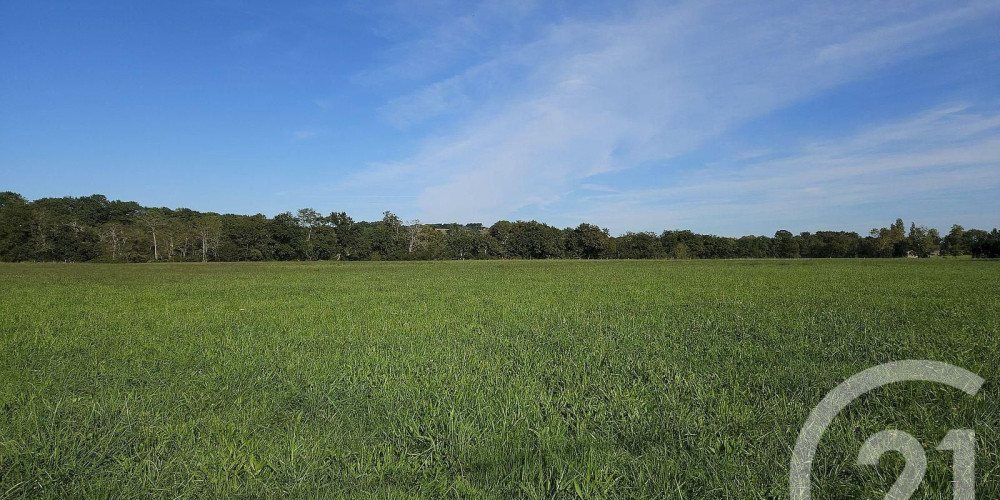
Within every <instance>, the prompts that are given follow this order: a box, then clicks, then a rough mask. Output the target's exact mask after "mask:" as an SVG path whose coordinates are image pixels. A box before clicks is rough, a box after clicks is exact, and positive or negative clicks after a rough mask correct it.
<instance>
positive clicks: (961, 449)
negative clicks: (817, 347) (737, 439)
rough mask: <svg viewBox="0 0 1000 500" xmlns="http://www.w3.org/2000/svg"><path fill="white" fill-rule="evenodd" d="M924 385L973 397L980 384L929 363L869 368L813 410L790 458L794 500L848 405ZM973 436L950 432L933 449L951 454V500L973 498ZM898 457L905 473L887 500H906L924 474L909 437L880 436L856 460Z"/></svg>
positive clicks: (806, 489)
mask: <svg viewBox="0 0 1000 500" xmlns="http://www.w3.org/2000/svg"><path fill="white" fill-rule="evenodd" d="M910 381H927V382H937V383H939V384H946V385H949V386H951V387H954V388H956V389H959V390H962V391H963V392H965V393H966V394H968V395H970V396H975V395H976V393H978V392H979V389H980V387H982V385H983V379H982V378H981V377H979V376H978V375H976V374H975V373H972V372H970V371H968V370H964V369H962V368H959V367H956V366H952V365H949V364H947V363H941V362H937V361H927V360H909V361H897V362H894V363H886V364H884V365H879V366H876V367H874V368H869V369H867V370H865V371H863V372H861V373H858V374H857V375H854V376H853V377H851V378H849V379H847V380H845V381H844V382H843V383H842V384H840V385H839V386H837V387H836V388H835V389H833V390H832V391H830V392H829V393H828V394H827V395H826V397H824V398H823V400H822V401H821V402H820V403H819V405H817V406H816V408H813V411H812V413H810V414H809V419H808V420H806V423H805V425H804V426H803V427H802V431H801V432H800V433H799V438H798V441H796V443H795V451H794V452H793V453H792V462H791V467H790V468H789V473H788V485H789V490H790V493H791V498H792V500H809V499H811V498H812V492H811V489H810V483H811V477H812V462H813V459H814V458H815V456H816V448H817V447H818V446H819V440H820V438H822V437H823V433H824V432H826V429H827V427H829V426H830V424H831V423H832V422H833V419H834V418H835V417H836V416H837V415H838V414H839V413H840V412H841V411H842V410H843V409H844V408H846V407H847V405H849V404H851V402H852V401H854V400H855V399H857V398H859V397H861V396H862V395H863V394H866V393H868V392H870V391H872V390H874V389H877V388H879V387H882V386H885V385H889V384H894V383H896V382H910ZM975 446H976V434H975V432H974V431H972V430H970V429H952V430H951V431H949V432H948V434H947V435H946V436H945V438H944V440H942V441H941V443H940V444H939V445H938V446H937V449H938V450H941V451H951V452H952V454H953V455H952V463H953V470H954V482H953V484H954V498H955V500H973V499H974V498H975V496H976V490H975V488H976V470H975V467H976V449H975ZM890 451H896V452H899V453H900V454H902V455H903V458H905V459H906V466H905V467H904V468H903V472H902V473H901V474H900V475H899V477H898V478H897V479H896V482H895V484H893V485H892V488H891V489H890V490H889V492H888V494H886V496H885V498H886V500H905V499H907V498H910V495H912V494H913V492H914V491H916V490H917V488H918V487H919V486H920V483H921V481H923V478H924V473H925V472H926V471H927V455H926V454H925V453H924V449H923V448H922V447H921V446H920V443H919V442H917V439H916V438H915V437H913V436H912V435H910V434H908V433H906V432H903V431H899V430H886V431H882V432H879V433H877V434H875V435H873V436H871V437H869V438H868V440H867V441H865V443H864V445H862V446H861V452H860V453H859V454H858V461H857V463H858V465H878V462H879V458H880V457H881V456H882V455H883V454H885V453H887V452H890Z"/></svg>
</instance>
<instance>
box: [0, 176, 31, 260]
mask: <svg viewBox="0 0 1000 500" xmlns="http://www.w3.org/2000/svg"><path fill="white" fill-rule="evenodd" d="M31 221H32V215H31V206H30V205H28V201H27V200H25V199H24V197H23V196H21V195H19V194H17V193H12V192H10V191H6V192H2V193H0V260H3V261H7V262H16V261H24V260H30V259H31V258H32V255H33V253H34V252H33V249H32V240H31V226H32V224H31Z"/></svg>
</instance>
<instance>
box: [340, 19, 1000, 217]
mask: <svg viewBox="0 0 1000 500" xmlns="http://www.w3.org/2000/svg"><path fill="white" fill-rule="evenodd" d="M998 13H1000V4H996V3H995V2H974V3H967V4H964V5H961V6H958V7H956V6H954V5H951V4H947V5H943V4H931V3H926V4H924V3H914V2H880V3H878V4H871V3H868V2H843V3H837V4H816V3H801V2H779V3H777V4H769V5H767V6H761V5H758V4H754V3H746V2H729V1H714V2H713V1H709V2H704V1H698V2H694V1H691V2H681V3H678V4H674V5H671V6H667V7H664V6H661V5H658V4H646V3H640V4H637V5H635V6H634V7H633V8H631V9H628V12H627V13H626V14H624V15H619V16H617V17H614V18H613V19H611V20H604V21H603V22H593V21H589V20H579V19H563V20H560V21H558V22H555V23H553V24H551V25H549V26H548V27H546V28H545V29H544V30H543V31H542V32H541V35H540V36H537V37H536V38H535V39H533V40H531V41H529V42H525V43H517V44H511V45H509V46H503V47H502V49H500V50H495V51H492V52H490V53H489V54H487V57H485V59H483V58H479V60H478V62H477V63H475V64H471V65H465V66H458V67H457V69H455V70H453V71H450V72H448V73H446V74H445V75H444V76H443V77H442V78H439V79H437V80H436V81H433V82H431V83H429V84H427V85H425V86H423V87H421V88H419V89H417V90H414V91H413V92H411V93H408V94H405V95H402V96H398V97H396V98H394V99H393V100H391V101H390V102H388V103H387V104H386V105H385V106H383V108H382V109H381V112H382V113H383V115H384V116H385V117H386V118H387V119H388V120H389V121H390V122H392V123H394V124H395V125H397V126H400V127H408V126H412V125H414V124H420V123H423V122H426V121H427V120H429V119H431V118H447V119H446V120H445V121H444V122H443V124H442V123H435V127H434V128H432V129H429V130H433V133H429V134H428V135H427V138H426V139H425V140H424V141H423V144H422V146H421V147H420V149H419V151H418V152H417V153H415V154H414V155H412V156H411V157H409V158H406V159H402V160H400V161H399V162H398V164H399V165H403V167H397V173H398V174H399V177H397V179H396V181H397V182H398V183H400V184H401V185H406V189H407V190H409V191H410V192H416V193H418V195H417V199H416V208H417V210H418V211H419V212H421V213H420V214H419V215H420V217H421V218H422V219H425V220H455V219H457V220H466V221H471V220H479V221H492V220H496V219H499V218H506V217H511V215H512V214H516V213H518V211H519V210H522V209H525V208H526V207H535V208H538V209H543V210H544V209H546V207H548V208H553V207H563V208H560V210H562V212H561V214H562V216H563V217H564V218H565V217H569V216H570V215H571V214H579V215H581V217H583V216H586V217H593V216H594V214H593V213H592V212H586V211H582V210H581V209H580V208H581V207H580V205H581V204H583V203H585V201H584V200H583V199H581V198H580V197H579V194H578V193H579V192H580V191H581V190H589V188H587V187H584V186H583V185H584V184H594V183H593V182H591V181H589V180H588V179H589V178H591V177H593V176H595V175H599V174H605V175H607V174H608V173H611V172H626V171H628V170H629V169H632V168H635V166H637V165H649V164H651V163H656V164H660V165H662V168H663V169H671V168H674V165H675V164H676V163H675V162H671V161H670V160H671V159H672V158H677V157H678V156H680V155H683V154H685V153H689V152H692V151H694V150H696V149H697V148H699V147H700V146H702V145H704V144H706V142H708V141H710V140H713V139H715V138H718V137H720V136H722V135H723V134H725V133H726V132H728V131H731V130H732V129H734V128H735V127H737V126H740V125H743V124H745V123H747V122H749V121H750V120H753V119H757V118H760V117H764V116H767V115H769V114H770V113H773V112H775V111H776V110H780V109H783V108H786V107H788V106H791V105H793V104H795V103H798V102H802V101H804V100H807V99H809V98H811V97H814V96H816V95H819V94H821V93H822V92H825V91H827V90H829V89H831V88H834V87H836V86H838V85H842V84H845V83H848V82H853V81H857V80H859V79H862V78H865V77H867V76H869V75H871V74H872V73H873V72H874V71H877V70H879V69H880V68H883V67H885V66H886V65H888V64H893V63H898V62H900V61H903V60H906V59H907V58H913V57H917V56H920V55H922V54H926V53H929V52H932V51H935V50H939V49H942V48H947V47H949V46H951V44H953V43H954V39H955V37H958V36H960V35H958V34H956V33H957V32H958V31H960V28H962V27H963V26H966V25H968V24H969V23H974V22H982V20H983V19H989V18H991V17H992V18H997V17H998ZM466 21H468V22H473V21H472V20H471V19H466V20H458V21H454V22H453V23H446V24H445V25H444V26H442V28H441V32H440V34H439V35H435V36H432V37H430V38H425V39H420V41H418V42H416V44H417V45H416V46H420V47H423V48H421V49H412V50H414V54H416V53H424V52H432V53H435V52H434V51H427V50H425V49H426V48H427V47H426V46H424V45H425V44H432V45H436V44H441V45H447V44H448V43H450V42H448V41H446V40H451V37H452V36H453V35H454V36H460V37H466V38H463V40H468V39H469V38H468V37H474V35H471V34H470V33H474V32H475V31H476V30H478V29H486V28H483V27H482V26H480V27H477V28H475V29H472V28H468V29H465V28H461V29H460V28H459V27H457V26H456V25H455V24H454V23H464V22H466ZM477 22H478V21H477ZM459 32H460V33H462V34H461V35H455V33H459ZM406 47H411V48H412V47H415V46H414V45H407V46H406ZM404 50H410V49H404ZM435 54H436V56H435V57H437V56H440V57H443V58H449V57H451V55H449V54H450V53H448V52H447V51H446V52H445V53H444V55H442V54H441V53H440V52H437V53H435ZM452 55H453V54H452ZM457 59H458V60H461V58H460V57H458V58H457ZM454 62H455V60H450V62H449V63H441V64H437V63H434V64H431V65H432V66H434V67H435V68H437V69H438V70H440V69H441V68H447V67H450V66H449V64H452V63H454ZM418 63H419V65H423V64H430V63H426V62H420V61H419V59H418ZM383 70H385V71H392V72H396V71H400V68H398V67H394V66H392V65H390V66H388V67H386V68H383ZM417 73H419V71H418V72H417ZM935 113H936V114H935ZM967 115H968V113H966V112H965V111H963V110H962V109H960V108H947V109H939V110H936V111H934V112H933V113H931V114H929V115H925V116H921V117H920V118H918V119H916V120H915V121H913V122H911V123H908V124H907V125H906V127H907V128H906V129H905V130H903V129H898V128H897V129H892V128H891V127H890V128H887V129H885V130H871V131H869V134H867V135H859V136H857V137H856V138H854V139H852V140H853V141H855V142H856V144H853V145H852V146H851V147H855V148H861V149H856V150H849V149H848V148H847V145H845V144H842V143H836V144H834V145H829V144H827V145H826V146H824V145H823V143H818V144H817V145H815V146H814V147H813V148H812V149H803V150H802V151H801V155H800V156H799V157H797V158H794V159H788V160H783V161H788V162H792V161H795V162H798V163H796V165H798V170H796V168H794V167H793V166H792V164H791V163H782V162H781V161H775V162H770V161H767V162H764V161H760V160H765V159H769V158H771V157H772V156H773V154H774V153H773V152H772V151H771V148H769V147H768V148H763V149H761V148H758V149H755V150H752V151H747V152H746V153H743V154H742V155H741V156H742V158H737V159H736V160H740V161H742V163H741V164H750V165H751V166H750V167H744V169H742V170H738V171H734V172H729V171H727V172H726V173H727V174H732V175H730V177H733V179H732V180H730V181H726V182H725V183H719V182H712V183H710V184H697V182H698V181H699V179H691V178H689V177H687V176H686V174H684V173H683V172H678V173H677V174H675V175H665V176H661V178H665V179H667V180H666V181H663V182H665V185H663V186H659V187H658V189H659V190H658V191H651V193H659V194H658V195H657V196H659V195H664V196H666V195H669V196H679V195H682V194H683V193H685V192H690V193H699V196H701V198H699V199H698V200H692V201H695V202H696V203H697V204H698V206H701V207H706V206H713V207H715V208H713V209H712V210H708V209H704V210H703V211H702V212H701V213H704V214H708V215H711V213H716V212H718V213H721V212H722V211H726V210H731V209H732V208H733V206H734V203H735V202H733V201H732V200H731V199H730V198H731V197H732V195H733V194H734V193H739V192H740V190H744V191H745V190H748V189H757V188H758V186H762V185H765V184H768V183H775V182H779V183H780V182H783V183H784V185H787V186H789V188H788V189H790V190H791V191H793V192H798V193H802V196H803V197H812V198H813V199H820V198H821V197H822V196H823V194H824V193H826V192H827V191H828V190H830V189H831V186H830V185H829V183H830V182H833V181H832V180H831V176H833V177H836V178H838V179H840V178H843V176H845V175H848V174H850V175H855V176H857V175H862V174H864V173H866V172H869V173H870V172H873V171H882V170H879V169H884V170H885V171H886V172H889V171H896V170H900V169H902V170H903V171H905V172H908V173H909V172H914V171H915V170H914V169H916V168H918V165H924V166H923V167H919V168H930V167H933V166H942V165H952V166H956V167H957V166H962V168H970V169H971V168H983V165H982V164H976V165H971V164H969V163H968V161H971V160H972V159H973V158H980V159H981V158H984V157H990V155H991V154H992V153H991V151H992V149H990V148H991V147H993V145H992V144H993V142H991V140H992V139H991V138H990V137H986V138H982V139H981V142H976V143H975V146H976V147H977V148H978V149H976V150H975V152H970V151H969V150H968V149H965V148H964V147H960V146H958V145H957V144H958V143H949V142H948V141H949V140H954V141H959V142H961V141H963V140H965V139H966V138H968V137H970V136H972V135H975V130H974V129H975V127H985V128H984V130H988V131H991V132H990V133H991V134H995V129H994V128H993V126H992V125H991V123H992V122H990V121H989V120H990V119H992V118H981V119H975V120H973V119H961V118H960V117H964V116H967ZM921 120H922V121H921ZM942 120H943V121H942ZM921 124H923V125H921ZM921 126H924V127H927V129H926V130H922V131H921V129H920V127H921ZM887 127H888V126H887ZM941 127H946V128H947V130H946V131H943V130H942V128H941ZM893 133H896V134H900V138H899V140H900V141H915V140H916V141H927V140H931V142H930V143H927V142H921V143H920V144H918V145H922V146H927V147H929V144H931V143H933V144H935V145H936V147H935V149H933V150H927V149H923V150H920V151H923V152H924V153H925V154H922V155H918V154H917V153H913V154H911V155H910V156H911V157H910V158H904V157H903V156H905V155H902V153H900V152H899V151H896V152H894V153H892V154H889V153H887V152H884V151H883V152H882V153H878V154H877V153H871V155H874V156H873V157H865V160H866V161H867V160H870V159H873V158H875V159H878V160H879V161H878V162H876V163H867V162H864V163H862V162H853V163H852V162H850V161H847V160H838V159H837V158H838V157H837V156H835V155H831V154H826V153H824V152H823V149H822V148H823V147H834V148H837V150H838V154H847V153H846V152H847V151H853V152H851V153H850V155H853V156H852V157H860V156H861V153H860V151H861V150H862V149H863V148H864V147H885V146H886V144H889V143H891V140H892V134H893ZM914 137H920V139H913V138H914ZM869 143H870V144H871V145H870V146H865V144H869ZM911 151H918V149H913V150H911ZM880 154H881V155H883V156H879V155H880ZM901 155H902V156H901ZM977 155H978V156H977ZM918 156H919V158H918ZM963 158H966V159H965V160H963ZM724 164H726V165H730V170H732V169H733V168H734V167H732V164H731V162H730V163H724ZM894 165H899V166H898V167H895V166H894ZM903 165H906V166H905V167H904V166H903ZM379 168H381V167H376V170H378V169H379ZM718 168H720V169H721V168H722V167H718ZM710 169H711V167H710ZM894 169H895V170H894ZM778 170H781V171H783V172H784V173H783V177H781V178H777V177H775V176H772V175H768V172H771V171H778ZM715 172H716V173H718V172H719V171H715ZM924 174H926V175H928V176H927V177H920V180H919V181H918V180H913V182H912V186H920V185H924V184H927V182H925V180H926V179H932V178H934V177H933V175H932V174H927V173H924ZM880 175H881V174H880ZM922 175H923V174H922ZM755 176H756V177H755ZM364 177H365V174H360V175H359V176H358V177H357V178H358V179H362V178H364ZM373 177H376V178H377V177H379V176H378V175H374V176H373ZM954 178H955V179H958V178H959V177H957V176H956V177H954ZM782 179H784V180H782ZM806 179H810V181H808V182H807V180H806ZM809 182H812V184H809ZM691 183H695V184H691ZM938 185H940V184H938ZM713 190H714V191H713ZM876 190H877V188H872V189H871V190H869V191H864V188H863V187H856V188H854V189H853V191H851V193H854V194H852V195H851V196H853V197H854V198H853V199H854V200H861V199H862V198H863V197H864V196H866V195H867V194H870V193H873V192H875V191H876ZM839 192H840V195H838V196H848V192H847V191H846V190H844V189H841V190H840V191H839ZM615 196H617V197H618V198H617V199H618V202H617V203H619V204H620V205H621V206H626V205H627V206H629V207H632V208H631V209H633V210H634V211H633V213H634V214H645V215H633V216H629V215H623V214H622V213H620V211H619V213H616V215H615V218H614V220H617V221H619V222H618V223H615V224H610V223H609V224H608V225H613V226H616V227H637V225H638V226H639V227H641V226H648V225H650V223H652V222H654V221H663V220H664V218H665V217H664V215H663V213H662V210H661V209H659V208H651V207H655V206H656V205H655V201H656V200H655V199H653V200H649V199H647V198H644V197H643V196H644V195H643V194H642V193H635V192H628V191H623V192H621V193H618V194H616V195H615ZM629 196H636V197H637V198H636V200H637V201H627V199H626V198H627V197H629ZM800 198H801V197H800ZM800 198H796V199H800ZM782 199H785V198H781V199H779V198H772V201H770V202H768V203H772V204H773V203H784V202H782V201H781V200H782ZM825 199H831V200H832V198H829V197H827V198H825ZM638 200H646V201H647V202H648V204H646V205H642V204H640V203H639V201H638ZM727 200H728V201H727ZM574 201H575V203H573V202H574ZM607 201H608V200H604V203H605V204H606V203H607ZM713 204H714V205H713ZM755 206H756V207H758V208H759V210H758V212H760V213H767V211H768V210H769V208H768V206H766V205H763V204H761V205H755ZM567 207H568V208H567ZM647 212H648V213H647ZM630 217H631V218H632V219H634V220H632V221H629V220H628V219H629V218H630ZM591 220H596V219H591ZM608 222H610V220H609V221H608ZM683 222H684V220H678V223H683Z"/></svg>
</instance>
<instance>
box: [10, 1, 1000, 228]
mask: <svg viewBox="0 0 1000 500" xmlns="http://www.w3.org/2000/svg"><path fill="white" fill-rule="evenodd" d="M997 26H1000V2H998V1H996V0H993V1H969V2H963V1H938V2H925V1H920V0H909V1H892V0H886V1H879V2H870V1H852V0H844V1H836V2H833V1H831V2H801V1H788V2H784V1H773V2H745V1H717V0H697V1H690V2H688V1H680V2H663V1H649V2H647V1H606V2H590V1H581V0H573V1H562V0H544V1H537V2H536V1H531V0H502V1H484V2H472V1H467V0H455V1H452V0H406V1H398V2H396V1H392V0H386V1H379V2H370V1H344V2H332V1H322V2H293V1H289V2H264V1H259V2H256V1H245V2H242V1H230V0H207V1H198V2H193V1H177V2H134V1H117V2H111V1H101V0H92V1H88V2H78V1H9V2H3V3H0V190H9V191H15V192H19V193H21V194H22V195H24V196H25V197H27V198H29V199H37V198H42V197H54V196H85V195H90V194H94V193H100V194H104V195H106V196H108V197H109V198H111V199H122V200H133V201H137V202H139V203H141V204H143V205H146V206H169V207H174V208H176V207H187V208H192V209H196V210H201V211H214V212H221V213H245V214H254V213H258V212H259V213H264V214H267V215H275V214H277V213H281V212H285V211H295V210H296V209H299V208H304V207H312V208H315V209H316V210H318V211H320V212H322V213H329V212H332V211H346V212H347V213H348V214H350V215H351V216H352V217H354V218H355V219H356V220H377V219H380V218H381V214H382V212H383V211H385V210H389V211H392V212H394V213H396V214H397V215H399V216H400V217H401V218H402V219H403V220H407V221H409V220H421V221H423V222H425V223H430V222H452V221H454V222H460V223H468V222H482V223H485V224H487V225H489V224H492V223H493V222H495V221H497V220H502V219H506V220H533V219H534V220H539V221H543V222H547V223H549V224H552V225H556V226H559V227H570V226H576V225H578V224H579V223H581V222H590V223H594V224H599V225H601V226H603V227H607V228H609V229H610V230H611V232H612V234H621V233H623V232H626V231H661V230H663V229H692V230H694V231H696V232H701V233H714V234H720V235H728V236H739V235H744V234H767V235H770V234H773V233H774V232H775V231H776V230H778V229H788V230H791V231H793V232H800V231H816V230H851V231H858V232H860V233H862V234H867V232H868V231H869V230H870V229H871V228H873V227H883V226H888V225H889V224H890V223H892V222H893V221H894V220H895V219H896V218H897V217H901V218H903V219H904V220H906V221H907V222H909V221H916V222H917V223H918V224H922V225H927V226H929V227H937V228H939V229H942V230H947V229H948V228H949V227H950V226H951V225H952V224H955V223H958V224H962V225H964V226H965V227H967V228H968V227H978V228H992V227H997V226H1000V29H997Z"/></svg>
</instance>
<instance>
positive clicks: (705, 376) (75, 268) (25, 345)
mask: <svg viewBox="0 0 1000 500" xmlns="http://www.w3.org/2000/svg"><path fill="white" fill-rule="evenodd" d="M0 290H2V293H0V352H2V358H0V498H8V497H15V498H16V497H24V496H32V497H36V496H50V497H67V496H72V497H88V498H94V497H102V496H108V495H111V496H116V497H117V496H123V497H136V496H153V497H183V496H202V497H204V496H225V497H233V496H240V497H287V496H309V497H317V496H318V497H342V496H348V497H375V498H396V497H400V498H409V497H427V498H442V497H452V498H511V497H527V498H573V497H584V498H787V497H788V484H787V474H788V463H789V460H790V456H791V448H792V447H793V445H794V443H795V439H796V437H797V436H798V432H799V429H800V427H801V426H802V424H803V422H804V421H805V420H806V418H807V416H808V414H809V412H810V410H811V409H812V408H813V406H815V405H816V404H817V403H818V402H819V401H820V400H821V399H822V398H823V396H824V394H826V393H827V391H829V390H830V389H832V388H834V387H835V386H836V385H837V384H839V383H840V382H841V381H843V380H844V379H846V378H848V377H850V376H851V375H853V374H855V373H857V372H858V371H860V370H863V369H865V368H869V367H871V366H874V365H877V364H881V363H884V362H887V361H892V360H901V359H913V358H916V359H934V360H938V361H944V362H948V363H952V364H955V365H958V366H961V367H963V368H966V369H968V370H971V371H973V372H975V373H978V374H979V375H980V376H982V377H984V378H985V379H987V383H986V385H985V386H984V388H983V390H982V391H981V392H980V394H979V395H978V396H977V397H975V398H970V397H968V396H965V395H963V394H961V393H960V392H958V391H956V390H953V389H949V388H945V387H943V386H937V385H933V384H930V383H905V384H897V385H894V386H892V387H886V388H883V389H879V390H877V391H875V392H873V393H871V394H869V395H868V396H865V397H863V398H862V399H861V400H859V401H857V402H855V403H854V404H852V405H851V406H850V407H849V408H848V409H847V410H846V411H845V412H844V413H842V414H841V415H840V416H839V417H838V418H837V419H836V420H835V423H834V426H833V427H831V429H830V430H829V431H828V433H827V434H826V435H825V437H824V439H823V441H822V442H821V445H820V448H819V455H818V456H817V460H816V462H815V465H814V481H815V483H816V485H815V487H814V490H813V491H814V498H871V499H875V498H882V496H883V495H884V492H885V491H886V490H887V489H888V488H889V486H890V485H891V484H892V482H893V481H894V478H895V476H896V475H897V473H898V472H899V471H900V470H901V469H902V464H903V462H902V460H901V459H898V457H893V458H891V459H885V458H884V459H883V461H882V465H881V467H860V466H857V465H855V461H856V457H857V454H858V449H859V447H860V445H861V443H863V442H864V440H865V439H866V438H867V437H868V436H869V435H871V434H873V433H875V432H878V431H881V430H884V429H887V428H898V429H902V430H906V431H908V432H910V433H911V434H913V435H914V436H916V437H918V438H919V439H920V441H921V443H922V444H923V446H924V448H925V449H926V450H928V451H927V457H928V462H929V465H928V473H927V477H926V478H925V481H924V483H923V486H922V487H921V488H920V489H919V490H918V491H917V494H916V495H915V496H914V498H948V499H950V498H951V487H950V481H951V472H950V470H949V464H950V463H951V458H950V453H945V452H939V451H935V450H934V447H935V445H936V444H937V443H938V442H939V441H940V440H941V439H942V437H943V436H944V435H945V433H946V432H947V431H948V429H952V428H963V427H965V428H972V429H974V430H975V431H976V433H977V464H976V466H977V471H976V472H977V476H978V491H977V493H978V497H979V498H1000V457H998V452H1000V388H998V385H997V383H996V382H997V380H998V376H1000V368H998V361H1000V315H998V312H997V311H998V305H1000V263H996V262H978V261H968V260H966V261H946V260H921V261H913V260H905V261H904V260H897V261H862V260H846V261H725V262H720V261H714V262H713V261H687V262H685V261H667V262H664V261H630V262H624V261H601V262H579V261H573V262H567V261H562V262H557V261H532V262H524V261H521V262H497V261H489V262H440V263H438V262H422V263H388V262H386V263H300V264H297V263H285V264H278V263H273V264H205V265H198V264H190V265H168V264H164V265H58V264H11V265H2V266H0Z"/></svg>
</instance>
